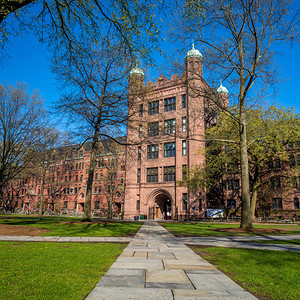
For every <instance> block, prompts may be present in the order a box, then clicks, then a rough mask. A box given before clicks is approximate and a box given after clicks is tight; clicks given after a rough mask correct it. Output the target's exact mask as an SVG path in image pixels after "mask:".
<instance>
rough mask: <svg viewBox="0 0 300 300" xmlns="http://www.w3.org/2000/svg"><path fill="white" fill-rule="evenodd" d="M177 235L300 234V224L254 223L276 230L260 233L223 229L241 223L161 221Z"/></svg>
mask: <svg viewBox="0 0 300 300" xmlns="http://www.w3.org/2000/svg"><path fill="white" fill-rule="evenodd" d="M160 224H161V225H162V226H164V227H165V228H166V229H167V230H169V231H170V232H171V233H173V234H174V235H175V236H224V235H264V234H267V235H276V234H300V226H299V225H297V224H295V225H269V224H268V225H262V224H258V225H256V224H255V225H254V228H262V229H267V230H268V229H273V230H274V231H275V232H272V233H268V232H265V233H264V232H263V231H262V232H259V233H251V232H245V233H238V232H226V231H222V230H223V229H226V228H239V226H240V225H239V224H232V223H212V222H197V223H196V222H187V223H181V222H162V223H160ZM218 230H220V231H218ZM276 230H284V232H283V233H282V232H276Z"/></svg>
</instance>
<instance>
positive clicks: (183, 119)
mask: <svg viewBox="0 0 300 300" xmlns="http://www.w3.org/2000/svg"><path fill="white" fill-rule="evenodd" d="M182 131H186V117H182Z"/></svg>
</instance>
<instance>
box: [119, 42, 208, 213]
mask: <svg viewBox="0 0 300 300" xmlns="http://www.w3.org/2000/svg"><path fill="white" fill-rule="evenodd" d="M130 75H131V76H130V87H129V115H130V118H129V121H128V128H127V142H128V143H129V144H132V145H131V146H128V147H127V157H126V158H127V163H126V191H125V217H132V216H134V215H147V216H148V217H149V218H154V219H161V218H162V217H163V215H169V214H171V216H173V217H174V216H175V218H177V217H178V218H180V216H184V215H185V214H186V213H187V212H189V213H190V214H192V215H197V216H204V211H205V208H206V204H205V197H204V190H203V189H201V187H199V190H198V191H197V192H195V193H193V194H192V193H190V192H189V191H188V190H187V188H185V187H182V186H179V185H178V183H177V181H178V180H182V179H184V176H185V175H186V172H187V170H188V169H190V168H192V167H194V166H195V165H202V164H204V152H203V150H204V148H205V142H204V135H205V126H206V120H205V107H206V106H207V105H206V100H205V97H204V96H203V95H199V91H200V90H204V87H205V84H206V83H205V81H204V80H203V66H202V55H201V54H200V52H199V51H198V50H196V49H194V47H193V49H192V50H190V51H189V52H188V53H187V55H186V58H185V71H184V72H183V74H182V75H181V77H178V76H177V75H172V77H171V78H170V80H168V79H167V78H166V77H165V76H163V75H162V76H160V77H159V78H158V79H157V80H156V82H155V84H153V83H152V82H147V83H146V84H145V85H144V73H143V71H142V70H141V69H139V68H137V67H136V68H134V69H133V70H132V71H131V74H130ZM196 91H197V92H196Z"/></svg>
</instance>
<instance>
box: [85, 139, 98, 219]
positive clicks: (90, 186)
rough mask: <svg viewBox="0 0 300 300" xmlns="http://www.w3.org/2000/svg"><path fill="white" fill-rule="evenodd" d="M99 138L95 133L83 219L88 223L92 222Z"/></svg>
mask: <svg viewBox="0 0 300 300" xmlns="http://www.w3.org/2000/svg"><path fill="white" fill-rule="evenodd" d="M98 138H99V134H96V133H95V135H94V138H93V143H92V149H91V157H90V166H89V175H88V180H87V185H86V198H85V204H84V214H83V219H84V220H86V221H89V220H91V205H92V192H93V181H94V172H95V161H96V152H97V149H98Z"/></svg>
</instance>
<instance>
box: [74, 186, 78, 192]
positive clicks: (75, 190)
mask: <svg viewBox="0 0 300 300" xmlns="http://www.w3.org/2000/svg"><path fill="white" fill-rule="evenodd" d="M77 190H78V188H77V186H76V187H75V189H74V193H75V194H77Z"/></svg>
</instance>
